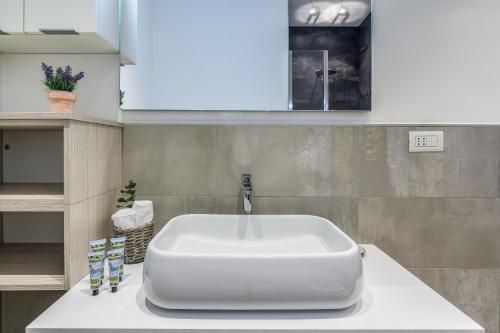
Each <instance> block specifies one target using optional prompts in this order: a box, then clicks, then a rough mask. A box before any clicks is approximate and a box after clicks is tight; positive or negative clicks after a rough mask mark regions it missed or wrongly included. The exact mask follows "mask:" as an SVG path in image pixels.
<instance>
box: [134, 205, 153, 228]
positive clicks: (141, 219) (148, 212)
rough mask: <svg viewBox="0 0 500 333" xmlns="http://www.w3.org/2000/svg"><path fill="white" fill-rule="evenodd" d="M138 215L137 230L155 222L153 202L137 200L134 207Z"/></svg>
mask: <svg viewBox="0 0 500 333" xmlns="http://www.w3.org/2000/svg"><path fill="white" fill-rule="evenodd" d="M132 209H134V210H135V211H136V213H137V218H136V224H135V226H136V228H138V227H142V226H143V225H146V224H149V223H151V222H153V216H154V214H153V202H152V201H151V200H137V201H134V204H133V205H132Z"/></svg>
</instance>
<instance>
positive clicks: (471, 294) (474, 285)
mask: <svg viewBox="0 0 500 333" xmlns="http://www.w3.org/2000/svg"><path fill="white" fill-rule="evenodd" d="M411 271H412V273H413V274H415V275H416V276H417V277H418V278H420V279H421V280H423V281H424V282H425V283H427V284H428V285H429V286H430V287H431V288H433V289H434V290H436V291H437V292H438V293H439V294H441V295H442V296H443V297H444V298H446V299H447V300H449V301H450V302H451V303H453V304H454V305H455V306H456V307H458V308H459V309H461V310H462V311H463V312H465V313H466V314H467V315H469V316H470V317H471V318H472V319H474V320H475V321H477V323H479V324H480V325H481V326H483V327H484V328H486V332H487V333H499V325H500V323H499V311H500V310H499V302H500V300H499V292H500V277H499V276H500V270H498V269H412V270H411Z"/></svg>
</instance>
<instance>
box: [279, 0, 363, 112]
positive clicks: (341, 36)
mask: <svg viewBox="0 0 500 333" xmlns="http://www.w3.org/2000/svg"><path fill="white" fill-rule="evenodd" d="M288 10H289V50H290V51H289V75H288V80H289V101H288V105H289V110H316V111H317V110H324V111H352V110H360V111H366V110H370V109H371V67H372V64H371V3H370V0H322V1H312V0H289V9H288Z"/></svg>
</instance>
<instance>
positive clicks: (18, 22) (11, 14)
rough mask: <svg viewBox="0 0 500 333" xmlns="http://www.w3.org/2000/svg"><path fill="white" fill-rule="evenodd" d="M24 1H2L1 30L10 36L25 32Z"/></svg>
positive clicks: (0, 8) (0, 1)
mask: <svg viewBox="0 0 500 333" xmlns="http://www.w3.org/2000/svg"><path fill="white" fill-rule="evenodd" d="M23 11H24V0H0V30H1V31H3V32H5V33H8V34H22V33H24V32H23V14H24V13H23Z"/></svg>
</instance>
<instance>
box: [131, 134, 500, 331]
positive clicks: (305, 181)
mask: <svg viewBox="0 0 500 333" xmlns="http://www.w3.org/2000/svg"><path fill="white" fill-rule="evenodd" d="M410 129H412V127H355V126H354V127H327V126H297V127H293V126H290V127H286V126H174V125H164V126H160V125H144V126H139V125H133V126H127V127H126V128H125V132H124V174H125V180H127V179H130V178H133V179H134V180H135V181H137V183H138V193H139V195H140V197H141V198H150V199H152V200H153V201H154V203H155V211H156V217H155V221H156V224H157V227H158V228H157V229H159V228H160V227H161V226H163V225H164V224H165V223H166V222H167V221H168V220H169V219H170V218H172V217H174V216H176V215H179V214H183V213H241V211H242V208H241V200H240V197H239V195H240V194H239V190H240V174H241V173H247V172H248V173H252V175H253V184H254V194H255V199H254V210H255V213H257V214H259V213H261V214H263V213H269V214H280V213H288V214H290V213H298V214H315V215H319V216H323V217H326V218H328V219H330V220H332V221H333V222H334V223H336V224H337V225H338V226H339V227H341V228H342V229H343V230H345V231H346V232H347V233H348V234H349V235H350V236H351V237H353V238H354V239H355V240H357V241H360V242H364V243H374V244H376V245H377V246H379V247H380V248H381V249H382V250H384V251H385V252H386V253H388V254H389V255H391V256H392V257H394V258H395V259H396V260H398V261H399V262H400V263H401V264H403V265H405V266H406V267H408V268H410V269H411V270H412V272H414V274H416V275H417V276H419V277H420V278H421V279H423V280H424V281H425V282H426V283H428V284H429V285H430V286H431V287H432V288H434V289H435V290H436V291H438V292H439V293H441V295H443V296H444V297H445V298H447V299H448V300H449V301H451V302H452V303H453V304H455V305H456V306H457V307H459V308H460V309H461V310H462V311H464V312H466V313H467V314H469V315H470V316H471V317H472V318H474V319H475V320H476V321H478V322H479V323H480V324H482V325H483V326H485V327H486V328H487V332H492V333H493V332H496V333H498V332H499V331H500V329H499V298H500V295H499V290H500V286H499V285H500V281H499V279H500V278H499V276H500V127H476V126H464V127H445V128H436V129H440V130H444V134H445V151H444V152H443V153H419V154H415V153H413V154H410V153H408V131H409V130H410ZM419 129H428V128H425V127H421V128H419Z"/></svg>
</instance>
